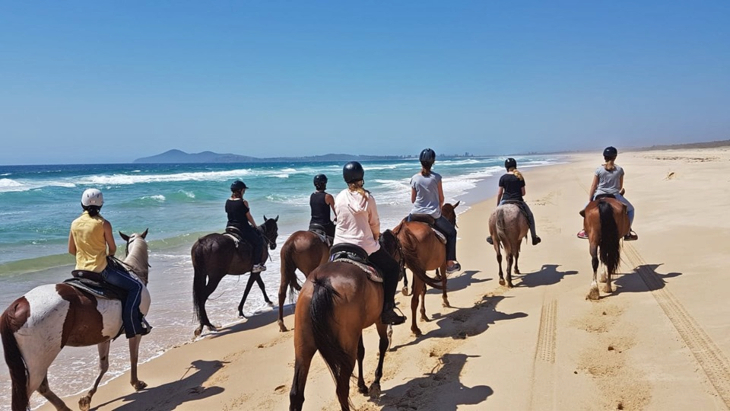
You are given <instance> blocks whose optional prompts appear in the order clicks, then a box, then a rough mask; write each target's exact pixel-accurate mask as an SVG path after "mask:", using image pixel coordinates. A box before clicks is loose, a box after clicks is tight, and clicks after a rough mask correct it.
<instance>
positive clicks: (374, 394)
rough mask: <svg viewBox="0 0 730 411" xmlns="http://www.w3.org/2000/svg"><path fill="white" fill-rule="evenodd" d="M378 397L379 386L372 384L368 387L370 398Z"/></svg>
mask: <svg viewBox="0 0 730 411" xmlns="http://www.w3.org/2000/svg"><path fill="white" fill-rule="evenodd" d="M378 397H380V384H378V383H373V384H372V385H371V386H370V398H378Z"/></svg>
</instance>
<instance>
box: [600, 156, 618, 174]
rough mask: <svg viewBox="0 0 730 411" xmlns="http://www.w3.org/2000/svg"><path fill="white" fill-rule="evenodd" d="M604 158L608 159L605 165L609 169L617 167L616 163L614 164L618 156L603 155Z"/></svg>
mask: <svg viewBox="0 0 730 411" xmlns="http://www.w3.org/2000/svg"><path fill="white" fill-rule="evenodd" d="M603 159H604V160H606V164H604V165H603V166H604V167H606V170H607V171H613V170H615V169H616V164H614V162H615V161H616V157H603Z"/></svg>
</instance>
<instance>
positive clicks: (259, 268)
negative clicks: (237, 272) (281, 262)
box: [251, 264, 266, 274]
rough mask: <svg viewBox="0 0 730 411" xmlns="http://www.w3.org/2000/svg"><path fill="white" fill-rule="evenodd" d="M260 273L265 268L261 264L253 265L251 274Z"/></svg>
mask: <svg viewBox="0 0 730 411" xmlns="http://www.w3.org/2000/svg"><path fill="white" fill-rule="evenodd" d="M262 271H266V266H265V265H263V264H254V266H253V268H251V273H253V274H258V273H260V272H262Z"/></svg>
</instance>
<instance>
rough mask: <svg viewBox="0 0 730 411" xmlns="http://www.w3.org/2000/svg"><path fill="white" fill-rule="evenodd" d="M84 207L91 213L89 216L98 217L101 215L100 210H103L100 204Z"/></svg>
mask: <svg viewBox="0 0 730 411" xmlns="http://www.w3.org/2000/svg"><path fill="white" fill-rule="evenodd" d="M81 207H83V209H84V211H86V212H87V213H89V217H96V216H98V215H99V211H101V207H99V206H81Z"/></svg>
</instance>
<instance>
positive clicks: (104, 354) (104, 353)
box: [79, 340, 111, 411]
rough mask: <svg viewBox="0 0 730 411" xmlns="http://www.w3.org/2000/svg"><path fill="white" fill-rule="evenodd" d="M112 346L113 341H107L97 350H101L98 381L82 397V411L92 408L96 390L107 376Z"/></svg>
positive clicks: (80, 404) (80, 401) (98, 346)
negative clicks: (92, 398)
mask: <svg viewBox="0 0 730 411" xmlns="http://www.w3.org/2000/svg"><path fill="white" fill-rule="evenodd" d="M110 346H111V340H109V341H105V342H103V343H101V344H99V345H97V348H98V349H99V375H98V376H97V377H96V381H95V382H94V386H93V387H92V388H91V390H90V391H89V392H88V393H87V394H86V396H85V397H82V398H81V399H80V400H79V408H80V409H81V411H88V410H89V408H91V397H93V396H94V394H96V389H97V387H99V383H100V382H101V378H102V377H103V376H104V374H106V372H107V370H108V369H109V347H110Z"/></svg>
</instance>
